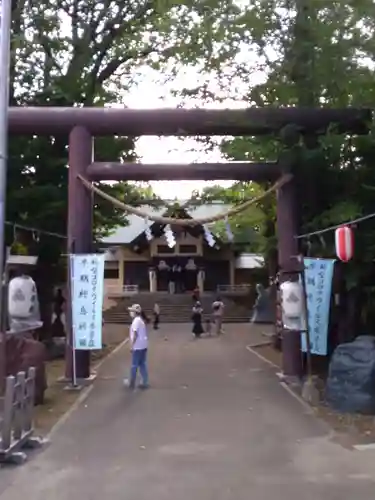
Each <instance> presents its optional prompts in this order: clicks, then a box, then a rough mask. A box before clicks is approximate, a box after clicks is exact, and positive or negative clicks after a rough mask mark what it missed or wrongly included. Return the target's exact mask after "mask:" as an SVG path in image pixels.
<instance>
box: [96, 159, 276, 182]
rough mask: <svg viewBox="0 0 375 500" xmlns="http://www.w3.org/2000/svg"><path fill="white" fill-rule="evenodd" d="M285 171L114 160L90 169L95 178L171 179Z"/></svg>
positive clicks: (243, 177)
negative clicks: (115, 161)
mask: <svg viewBox="0 0 375 500" xmlns="http://www.w3.org/2000/svg"><path fill="white" fill-rule="evenodd" d="M280 172H281V167H280V165H279V164H278V163H276V162H274V163H271V162H270V163H250V162H228V163H187V164H174V163H172V164H168V163H161V164H160V163H155V164H145V163H110V162H94V163H91V165H89V167H88V169H87V177H88V179H90V180H91V181H110V180H112V181H130V180H131V181H168V180H174V181H179V180H185V181H186V180H189V181H191V180H203V181H211V180H217V181H222V180H232V179H235V180H237V181H249V180H252V181H264V180H275V179H276V178H277V177H278V176H279V175H280Z"/></svg>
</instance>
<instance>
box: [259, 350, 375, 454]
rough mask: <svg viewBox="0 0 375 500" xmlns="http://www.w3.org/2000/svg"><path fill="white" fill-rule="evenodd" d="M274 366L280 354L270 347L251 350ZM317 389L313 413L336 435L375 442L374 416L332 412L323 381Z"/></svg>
mask: <svg viewBox="0 0 375 500" xmlns="http://www.w3.org/2000/svg"><path fill="white" fill-rule="evenodd" d="M253 349H254V350H255V351H256V352H258V353H259V354H261V355H262V356H263V357H264V358H266V359H268V360H269V361H271V362H272V363H274V364H275V365H277V366H279V367H280V368H281V363H282V354H281V352H279V351H277V350H275V349H274V348H273V347H272V346H271V345H263V346H256V347H254V348H253ZM317 385H318V389H319V391H320V393H321V401H320V403H319V405H316V406H313V410H314V413H315V414H316V415H317V416H318V417H319V418H322V419H323V420H324V421H325V422H327V423H328V424H329V425H330V427H331V428H332V429H333V430H334V431H335V433H337V434H342V435H344V434H347V435H349V436H350V438H351V441H356V442H357V443H358V444H366V443H373V442H375V416H374V415H370V416H366V415H360V414H342V413H337V412H335V411H333V410H332V409H331V408H329V406H328V405H327V403H326V402H325V400H324V380H323V379H322V378H320V379H318V381H317Z"/></svg>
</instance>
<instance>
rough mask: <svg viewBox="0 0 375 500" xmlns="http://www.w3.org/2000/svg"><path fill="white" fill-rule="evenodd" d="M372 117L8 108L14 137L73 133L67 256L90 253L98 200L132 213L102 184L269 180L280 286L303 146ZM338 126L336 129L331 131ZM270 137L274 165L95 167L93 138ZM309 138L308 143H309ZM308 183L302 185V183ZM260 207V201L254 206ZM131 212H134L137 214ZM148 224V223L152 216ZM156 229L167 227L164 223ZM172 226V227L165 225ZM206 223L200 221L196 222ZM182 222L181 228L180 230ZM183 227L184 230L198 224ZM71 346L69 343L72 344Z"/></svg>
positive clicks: (360, 127) (288, 272) (286, 364)
mask: <svg viewBox="0 0 375 500" xmlns="http://www.w3.org/2000/svg"><path fill="white" fill-rule="evenodd" d="M371 119H372V113H371V111H370V110H365V109H360V110H358V109H298V108H280V109H277V108H276V109H275V108H248V109H237V110H213V109H207V110H204V109H181V108H180V109H159V110H157V109H155V110H132V109H110V108H88V107H87V108H86V107H82V108H48V107H39V108H35V107H31V108H27V107H22V108H21V107H19V108H10V109H9V133H10V134H11V135H13V136H14V135H45V136H51V135H56V136H58V135H68V134H69V200H68V201H69V211H68V253H76V254H80V253H90V252H92V251H93V238H92V214H93V193H96V194H98V195H100V196H102V197H103V198H105V199H108V201H111V202H112V203H114V204H116V206H117V207H118V208H123V209H124V210H126V211H129V209H130V210H132V207H129V206H128V205H125V204H124V203H121V202H119V201H118V200H113V199H111V197H108V196H107V195H105V193H103V192H101V191H100V189H98V188H97V187H96V186H94V185H93V182H97V181H116V180H123V181H130V180H131V181H150V180H151V181H155V180H158V181H162V180H200V181H202V180H203V181H206V180H216V181H221V180H231V179H237V180H239V181H255V182H256V181H265V180H268V181H271V182H274V183H275V184H274V185H273V186H272V188H271V189H269V190H268V191H267V192H266V194H267V195H268V194H270V193H272V192H276V193H277V236H278V260H279V272H280V276H281V279H286V278H288V277H290V276H294V279H295V276H296V274H295V270H296V266H297V261H296V256H297V254H298V252H299V248H298V243H297V241H298V240H297V239H296V235H297V234H298V206H297V205H296V197H295V186H296V179H297V180H298V167H299V166H300V165H298V162H299V156H298V155H296V154H295V151H296V148H297V146H298V145H300V144H305V145H306V147H311V144H314V140H313V141H312V140H311V138H314V137H318V136H319V135H321V134H325V133H326V131H327V130H328V129H330V130H335V132H337V133H341V134H342V133H351V134H366V133H368V131H369V124H370V123H371ZM332 126H333V127H332ZM110 135H120V136H131V137H137V136H141V135H158V136H181V135H183V136H197V135H198V136H199V135H201V136H207V135H209V136H257V135H259V136H265V135H272V136H273V137H276V138H278V139H279V141H280V142H281V143H282V145H283V148H282V150H283V153H282V154H281V155H280V157H279V159H278V161H276V162H261V163H250V162H227V163H193V164H189V165H181V164H180V165H176V164H149V165H145V164H138V163H119V162H111V161H110V159H108V161H106V162H95V159H94V158H93V138H94V137H95V136H110ZM305 139H308V141H306V143H305ZM302 181H303V179H302ZM255 201H256V200H255ZM133 212H134V210H133ZM150 218H151V217H150ZM157 219H159V222H162V223H164V224H166V222H165V221H166V219H163V218H160V217H159V218H157V217H156V218H153V220H157ZM168 223H169V224H173V220H172V221H170V220H169V222H168ZM198 223H202V221H198ZM177 224H178V223H177V222H176V225H177ZM194 224H195V223H194V221H193V222H191V221H190V222H187V221H185V222H184V223H183V224H182V225H190V226H192V225H194ZM282 340H283V370H284V373H285V374H286V375H291V376H298V375H300V373H301V350H300V332H293V331H283V336H282ZM69 344H70V343H69V342H68V343H67V345H69ZM72 355H73V354H72V350H71V348H70V347H68V348H67V353H66V359H67V364H66V374H67V376H68V377H69V378H71V373H72ZM75 356H76V358H75V359H76V373H77V377H78V378H88V377H89V376H90V352H89V351H76V352H75Z"/></svg>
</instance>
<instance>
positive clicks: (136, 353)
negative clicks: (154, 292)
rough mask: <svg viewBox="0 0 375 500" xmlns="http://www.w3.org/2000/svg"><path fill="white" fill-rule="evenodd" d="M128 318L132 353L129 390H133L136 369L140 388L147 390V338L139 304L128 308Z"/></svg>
mask: <svg viewBox="0 0 375 500" xmlns="http://www.w3.org/2000/svg"><path fill="white" fill-rule="evenodd" d="M129 313H130V316H131V317H132V318H133V321H132V324H131V325H130V347H131V352H132V366H131V370H130V381H129V389H135V383H136V379H137V373H138V369H139V371H140V373H141V377H142V384H141V385H140V388H142V389H147V388H148V369H147V349H148V336H147V327H146V323H145V321H144V315H143V313H142V308H141V306H140V305H139V304H133V305H132V306H131V307H129Z"/></svg>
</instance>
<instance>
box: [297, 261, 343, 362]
mask: <svg viewBox="0 0 375 500" xmlns="http://www.w3.org/2000/svg"><path fill="white" fill-rule="evenodd" d="M303 260H304V266H305V285H306V304H307V320H308V326H309V336H310V352H311V354H318V355H320V356H326V355H327V346H328V324H329V310H330V304H331V290H332V278H333V270H334V265H335V261H334V260H331V259H310V258H305V259H303ZM301 323H302V325H304V324H306V323H305V322H304V321H303V320H302V321H301ZM303 329H304V328H303V326H302V330H303ZM301 345H302V351H303V352H306V335H305V334H304V333H302V338H301Z"/></svg>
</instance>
